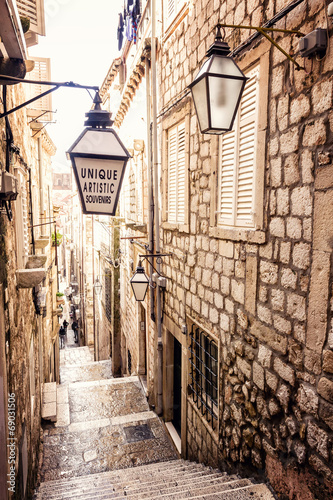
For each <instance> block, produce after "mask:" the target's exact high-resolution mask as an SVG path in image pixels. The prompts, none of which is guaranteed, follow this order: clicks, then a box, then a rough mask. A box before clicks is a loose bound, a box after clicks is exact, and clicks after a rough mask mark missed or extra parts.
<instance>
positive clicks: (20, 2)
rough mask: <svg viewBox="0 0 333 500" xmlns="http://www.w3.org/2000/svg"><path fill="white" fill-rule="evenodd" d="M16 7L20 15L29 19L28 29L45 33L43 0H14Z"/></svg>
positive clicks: (39, 33) (41, 33)
mask: <svg viewBox="0 0 333 500" xmlns="http://www.w3.org/2000/svg"><path fill="white" fill-rule="evenodd" d="M16 4H17V9H18V12H19V14H20V16H22V17H27V18H28V19H30V30H29V31H32V32H34V33H37V34H38V35H45V20H44V0H16Z"/></svg>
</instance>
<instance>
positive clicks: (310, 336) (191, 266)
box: [159, 0, 333, 499]
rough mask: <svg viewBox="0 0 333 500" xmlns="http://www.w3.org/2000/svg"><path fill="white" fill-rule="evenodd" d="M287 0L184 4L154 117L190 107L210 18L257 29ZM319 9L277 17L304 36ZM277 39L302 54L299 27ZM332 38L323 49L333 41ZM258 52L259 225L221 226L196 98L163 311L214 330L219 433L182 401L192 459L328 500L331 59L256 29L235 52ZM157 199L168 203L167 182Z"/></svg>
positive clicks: (233, 37) (239, 37)
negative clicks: (257, 35) (256, 36)
mask: <svg viewBox="0 0 333 500" xmlns="http://www.w3.org/2000/svg"><path fill="white" fill-rule="evenodd" d="M288 3H289V2H287V1H284V2H283V1H266V2H264V4H262V3H260V2H259V1H256V0H254V1H253V2H249V1H247V2H245V1H240V2H220V1H213V0H210V1H206V0H197V1H194V2H191V3H190V8H189V13H188V15H187V16H185V17H184V19H183V20H182V21H181V22H180V23H179V25H178V27H176V29H175V30H174V32H173V34H171V35H170V36H169V37H168V38H167V39H166V40H164V44H163V46H162V47H161V48H160V50H159V69H160V70H159V88H160V105H159V108H160V109H167V108H168V106H170V105H171V104H173V103H176V101H177V99H179V103H178V104H177V103H176V105H175V106H174V109H172V110H171V111H169V112H168V113H166V115H165V116H164V117H163V120H165V119H168V120H170V119H171V120H172V115H173V114H174V115H176V113H177V112H178V111H179V110H181V109H182V107H183V106H184V105H185V101H184V100H182V99H181V95H182V94H181V92H182V91H184V90H185V89H186V87H187V85H188V84H189V83H190V82H191V81H192V80H193V78H194V76H195V74H196V73H197V72H198V70H199V68H200V66H201V65H202V63H203V61H204V56H205V53H206V50H207V49H208V47H209V46H210V44H211V43H212V42H213V39H214V27H215V25H216V23H217V21H218V20H222V21H224V22H226V23H235V24H245V25H247V24H251V23H252V24H253V25H257V26H259V25H261V24H263V23H265V22H266V21H268V20H269V19H270V18H271V17H273V16H274V15H275V14H276V13H278V12H280V11H281V9H282V8H283V7H285V6H286V5H287V4H288ZM325 9H326V7H325V5H324V4H323V3H322V2H319V1H311V2H310V1H306V0H305V1H304V2H302V3H300V5H299V6H298V7H297V8H296V9H294V10H293V11H291V12H290V13H289V14H288V15H287V16H286V17H284V18H283V19H282V20H281V21H280V22H279V23H277V25H276V26H277V27H280V28H287V29H299V30H300V31H302V32H304V33H308V32H310V31H311V30H312V29H314V28H315V27H323V28H325V27H326V17H325ZM226 34H227V39H228V41H229V43H230V45H231V47H232V48H234V47H236V46H238V45H239V44H240V43H241V42H242V41H244V40H245V39H246V38H247V37H248V36H249V33H248V31H246V30H237V29H236V30H231V29H227V30H226ZM329 34H330V35H331V34H332V28H331V26H329ZM275 39H276V40H277V41H278V43H280V44H281V46H283V48H284V49H285V50H287V52H289V51H290V50H294V51H297V47H298V41H297V38H295V37H294V36H292V35H275ZM329 43H330V46H331V47H332V43H331V38H330V42H329ZM263 57H265V65H261V70H262V69H263V70H264V73H265V74H266V76H267V75H268V77H267V78H263V80H264V82H265V81H266V82H267V83H265V85H267V87H266V88H265V89H262V90H263V93H264V95H265V96H266V99H264V100H263V101H261V103H260V108H261V110H264V111H261V112H264V113H265V115H266V116H265V117H264V118H265V119H263V121H262V122H261V127H262V128H261V130H260V133H262V134H264V135H265V137H266V141H264V147H263V150H262V151H261V152H260V153H261V158H262V159H263V167H264V168H263V171H262V177H261V179H259V183H260V182H261V183H262V184H263V203H262V217H261V218H262V222H261V224H260V223H259V224H258V227H257V230H256V231H250V230H247V231H240V230H235V231H232V229H230V228H229V229H228V230H227V231H223V230H220V228H218V230H216V227H215V226H217V223H216V217H215V213H214V210H216V208H215V206H216V204H215V200H214V199H213V197H214V196H215V191H214V189H212V185H213V184H214V182H215V185H216V182H217V181H216V179H217V178H216V170H217V167H218V161H217V157H218V141H217V139H216V138H212V137H210V136H208V135H201V134H200V131H199V128H198V123H197V118H196V116H195V112H194V107H193V105H192V107H191V110H190V127H189V130H188V134H189V144H190V146H189V179H188V183H189V198H188V204H189V219H188V231H185V232H184V230H182V231H179V229H178V228H177V227H174V228H172V227H170V226H168V225H167V224H164V226H163V230H162V238H163V249H162V250H163V252H166V253H167V252H172V253H173V257H172V258H170V261H168V260H167V259H166V260H165V264H164V268H163V271H164V273H165V274H166V276H167V277H168V278H169V280H168V288H167V294H166V313H167V315H168V317H169V318H170V319H172V321H173V322H174V323H175V324H176V325H177V326H179V327H181V325H182V324H183V323H184V320H186V315H185V312H186V314H190V315H191V316H192V317H193V318H194V319H195V320H197V321H198V322H199V323H200V324H203V325H204V327H205V328H206V329H207V330H208V331H210V332H211V333H212V335H213V336H214V337H216V338H218V340H219V359H220V363H219V366H220V371H219V377H220V390H219V429H218V437H217V438H216V436H214V433H213V432H212V431H210V430H209V426H208V427H207V425H205V423H204V422H203V417H200V416H198V413H197V412H196V411H195V409H193V407H192V402H191V400H189V402H188V409H187V411H188V424H187V440H188V455H189V458H192V459H195V458H199V459H202V460H204V461H207V462H209V463H212V464H213V465H216V463H218V464H219V466H220V467H222V468H224V467H227V468H231V469H232V468H237V469H239V470H241V471H243V472H244V471H246V470H249V469H251V472H252V473H254V472H258V473H266V475H267V477H268V479H269V480H270V481H271V484H272V485H273V487H274V488H275V490H276V491H277V492H278V494H279V495H281V497H283V498H298V495H302V496H303V497H305V498H309V499H311V498H318V496H317V495H319V497H320V498H323V499H324V498H327V499H328V498H331V497H332V492H333V469H332V447H331V442H332V437H333V434H332V431H333V423H332V414H333V396H332V394H333V380H332V372H333V368H332V366H333V365H332V359H333V350H332V349H333V345H332V334H331V333H330V330H331V328H332V326H331V308H330V300H331V289H332V282H331V273H332V267H331V248H332V245H331V242H332V236H333V234H332V229H331V220H332V215H333V214H332V206H333V204H332V201H333V200H332V181H331V179H332V165H331V153H332V147H331V144H332V112H331V106H332V70H333V68H332V57H331V56H327V57H326V58H323V59H322V60H320V61H319V60H316V59H314V60H313V61H312V62H311V61H308V60H305V61H303V60H302V59H301V58H300V57H297V61H298V62H299V63H300V64H305V66H306V69H307V70H308V71H309V73H306V72H304V71H296V70H295V68H294V67H293V65H292V63H290V62H289V61H288V60H287V59H286V58H285V56H283V55H282V54H281V53H280V52H279V51H278V50H277V49H275V48H273V46H271V45H270V44H269V42H267V41H265V40H261V39H260V41H257V42H256V43H255V44H254V45H252V46H251V47H248V48H247V49H245V50H244V51H243V52H242V53H241V54H240V55H239V56H238V58H237V62H238V63H239V64H240V66H241V67H242V68H244V69H246V68H247V67H248V66H249V65H250V64H252V63H253V62H255V61H256V60H259V59H260V58H263ZM260 60H262V59H260ZM262 74H263V73H261V75H262ZM163 120H162V121H163ZM175 120H176V118H175ZM161 144H162V143H161ZM162 151H163V149H162ZM163 154H164V155H165V152H164V153H162V167H163V165H164V168H165V163H163V161H164V162H165V158H164V160H163ZM212 179H213V181H212ZM162 199H163V200H164V203H165V200H166V195H165V192H163V193H162ZM221 229H223V228H221ZM184 297H186V298H185V299H184ZM185 304H186V311H185V310H184V305H185ZM203 438H204V439H203ZM206 443H211V444H208V445H207V444H206ZM214 443H215V444H214ZM216 443H218V453H215V452H214V449H215V447H216ZM208 450H211V451H208Z"/></svg>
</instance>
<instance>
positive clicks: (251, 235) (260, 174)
mask: <svg viewBox="0 0 333 500" xmlns="http://www.w3.org/2000/svg"><path fill="white" fill-rule="evenodd" d="M237 64H238V65H239V67H240V68H241V70H242V71H243V72H244V73H247V72H248V71H250V70H251V68H252V67H254V66H256V65H258V66H259V67H260V77H259V95H260V102H261V103H262V102H265V103H266V106H262V105H260V106H259V109H258V125H257V133H256V135H257V141H256V180H255V182H256V195H255V196H256V198H255V204H254V212H255V216H254V227H253V228H242V227H236V226H220V225H218V214H217V206H218V196H219V195H218V173H219V153H220V145H219V142H220V141H219V137H218V136H216V137H214V138H213V139H212V150H213V151H215V155H214V157H212V163H213V168H212V173H211V179H210V188H211V193H212V196H211V203H210V226H209V236H211V237H213V238H220V239H225V240H231V241H246V242H250V243H258V244H263V243H265V242H266V231H265V226H264V199H265V189H264V187H265V163H266V134H267V126H268V88H269V67H270V66H269V47H267V45H260V46H259V47H257V48H256V49H254V50H252V51H251V52H248V53H246V54H245V55H244V58H243V59H242V60H241V61H237Z"/></svg>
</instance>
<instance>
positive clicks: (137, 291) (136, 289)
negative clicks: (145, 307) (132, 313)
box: [130, 260, 149, 302]
mask: <svg viewBox="0 0 333 500" xmlns="http://www.w3.org/2000/svg"><path fill="white" fill-rule="evenodd" d="M130 283H131V285H132V290H133V293H134V297H135V300H136V301H138V302H141V301H143V300H145V297H146V293H147V290H148V286H149V278H148V276H147V275H146V273H145V271H144V269H143V267H142V264H141V260H140V261H139V265H138V267H137V268H136V271H135V273H134V275H133V277H132V278H131V280H130Z"/></svg>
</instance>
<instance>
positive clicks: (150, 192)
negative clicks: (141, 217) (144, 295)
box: [145, 58, 155, 321]
mask: <svg viewBox="0 0 333 500" xmlns="http://www.w3.org/2000/svg"><path fill="white" fill-rule="evenodd" d="M145 65H146V67H145V74H146V102H147V142H148V241H149V250H150V252H151V253H154V197H153V179H152V176H153V169H152V137H151V132H152V131H151V99H150V68H149V60H148V59H147V58H146V61H145ZM152 260H153V259H152V258H151V259H148V262H149V263H150V264H152ZM152 274H153V268H152V266H150V273H149V276H150V284H151V285H152ZM150 317H151V319H152V320H153V321H155V303H154V294H153V293H151V294H150Z"/></svg>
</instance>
